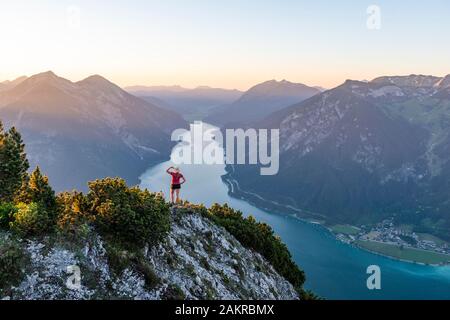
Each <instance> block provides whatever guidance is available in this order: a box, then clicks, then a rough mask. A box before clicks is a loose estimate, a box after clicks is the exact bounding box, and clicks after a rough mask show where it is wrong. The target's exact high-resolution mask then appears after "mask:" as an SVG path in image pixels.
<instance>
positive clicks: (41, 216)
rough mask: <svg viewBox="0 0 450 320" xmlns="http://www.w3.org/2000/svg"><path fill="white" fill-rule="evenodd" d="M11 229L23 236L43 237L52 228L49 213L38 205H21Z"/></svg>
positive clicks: (18, 205)
mask: <svg viewBox="0 0 450 320" xmlns="http://www.w3.org/2000/svg"><path fill="white" fill-rule="evenodd" d="M16 207H17V211H16V212H15V213H14V214H13V221H12V222H10V227H11V229H12V230H13V231H15V232H17V233H19V234H20V235H23V236H35V235H41V234H42V233H44V232H46V231H48V230H49V229H50V227H51V224H50V219H49V217H48V214H47V212H46V211H45V209H43V208H42V207H41V206H39V205H38V204H37V203H34V202H32V203H30V204H25V203H19V204H17V205H16Z"/></svg>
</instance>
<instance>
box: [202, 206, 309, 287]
mask: <svg viewBox="0 0 450 320" xmlns="http://www.w3.org/2000/svg"><path fill="white" fill-rule="evenodd" d="M202 212H203V214H206V216H207V217H209V218H210V219H212V220H213V221H214V222H215V223H216V224H218V225H220V226H222V227H224V228H225V229H226V230H227V231H228V232H230V233H231V234H232V235H233V236H235V237H236V239H237V240H239V242H240V243H241V244H242V245H243V246H245V247H247V248H251V249H253V250H255V251H256V252H259V253H260V254H261V255H262V256H263V257H264V258H266V259H267V260H268V261H269V262H270V263H271V264H272V266H273V267H274V268H275V270H276V271H277V272H278V273H279V274H280V275H281V276H283V277H284V278H286V279H287V280H288V281H289V282H290V283H291V284H292V285H293V286H294V287H295V289H296V290H297V291H298V292H299V293H300V294H302V293H303V292H304V291H303V289H302V287H303V283H304V282H305V275H304V272H303V271H302V270H300V269H299V268H298V266H297V265H296V263H295V262H294V261H293V260H292V257H291V254H290V252H289V250H288V248H287V247H286V245H285V244H284V243H283V242H282V241H281V239H280V238H279V237H278V236H276V235H275V234H274V232H273V230H272V228H271V227H270V226H269V225H267V224H265V223H259V222H256V220H255V218H253V217H252V216H250V217H248V218H244V217H243V215H242V213H241V212H240V211H236V210H234V209H232V208H230V207H229V206H228V205H226V204H225V205H223V206H220V205H218V204H215V205H213V206H212V207H211V208H210V209H209V210H208V211H207V212H206V211H204V210H203V211H202Z"/></svg>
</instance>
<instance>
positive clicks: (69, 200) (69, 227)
mask: <svg viewBox="0 0 450 320" xmlns="http://www.w3.org/2000/svg"><path fill="white" fill-rule="evenodd" d="M56 203H57V208H58V217H57V222H56V223H57V226H58V228H59V229H60V230H63V231H64V232H66V233H69V234H73V235H79V234H80V233H81V234H84V233H85V229H86V228H87V226H88V224H89V222H91V219H90V218H91V216H90V215H89V205H88V202H87V199H86V196H84V195H83V193H81V192H77V191H73V192H63V193H60V194H58V196H57V198H56Z"/></svg>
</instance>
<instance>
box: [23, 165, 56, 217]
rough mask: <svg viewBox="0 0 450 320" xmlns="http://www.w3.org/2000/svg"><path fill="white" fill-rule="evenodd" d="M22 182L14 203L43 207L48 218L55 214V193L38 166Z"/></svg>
mask: <svg viewBox="0 0 450 320" xmlns="http://www.w3.org/2000/svg"><path fill="white" fill-rule="evenodd" d="M23 181H24V183H23V185H22V188H21V190H20V192H19V194H18V196H17V197H16V202H23V203H27V204H29V203H32V202H34V203H37V204H39V205H40V206H41V207H43V208H44V209H45V210H46V211H47V212H48V213H49V215H50V216H52V215H54V214H56V196H55V191H53V189H52V187H50V185H49V183H48V177H47V176H44V175H42V173H41V169H40V168H39V166H38V167H36V169H34V171H33V172H32V173H31V175H30V176H29V177H27V178H25V179H24V180H23Z"/></svg>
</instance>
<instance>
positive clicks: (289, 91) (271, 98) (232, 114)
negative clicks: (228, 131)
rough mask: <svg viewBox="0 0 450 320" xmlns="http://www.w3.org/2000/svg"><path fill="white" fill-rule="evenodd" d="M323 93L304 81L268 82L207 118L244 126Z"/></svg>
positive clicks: (222, 124)
mask: <svg viewBox="0 0 450 320" xmlns="http://www.w3.org/2000/svg"><path fill="white" fill-rule="evenodd" d="M320 92H321V91H320V90H319V89H318V88H313V87H308V86H306V85H304V84H301V83H292V82H289V81H286V80H282V81H276V80H270V81H266V82H263V83H260V84H258V85H256V86H254V87H252V88H250V89H249V90H248V91H247V92H245V93H244V94H243V95H242V96H241V97H240V98H239V99H238V100H236V101H234V102H233V103H231V104H229V105H223V106H220V107H218V108H216V109H214V110H212V111H211V112H210V115H209V116H207V117H206V118H205V121H206V122H209V123H212V124H215V125H218V126H221V127H239V126H244V125H245V124H248V123H251V122H254V121H257V120H260V119H263V118H264V117H266V116H268V115H269V114H271V113H273V112H275V111H278V110H281V109H283V108H285V107H287V106H290V105H292V104H294V103H299V102H301V101H303V100H306V99H308V98H310V97H312V96H314V95H316V94H318V93H320Z"/></svg>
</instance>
